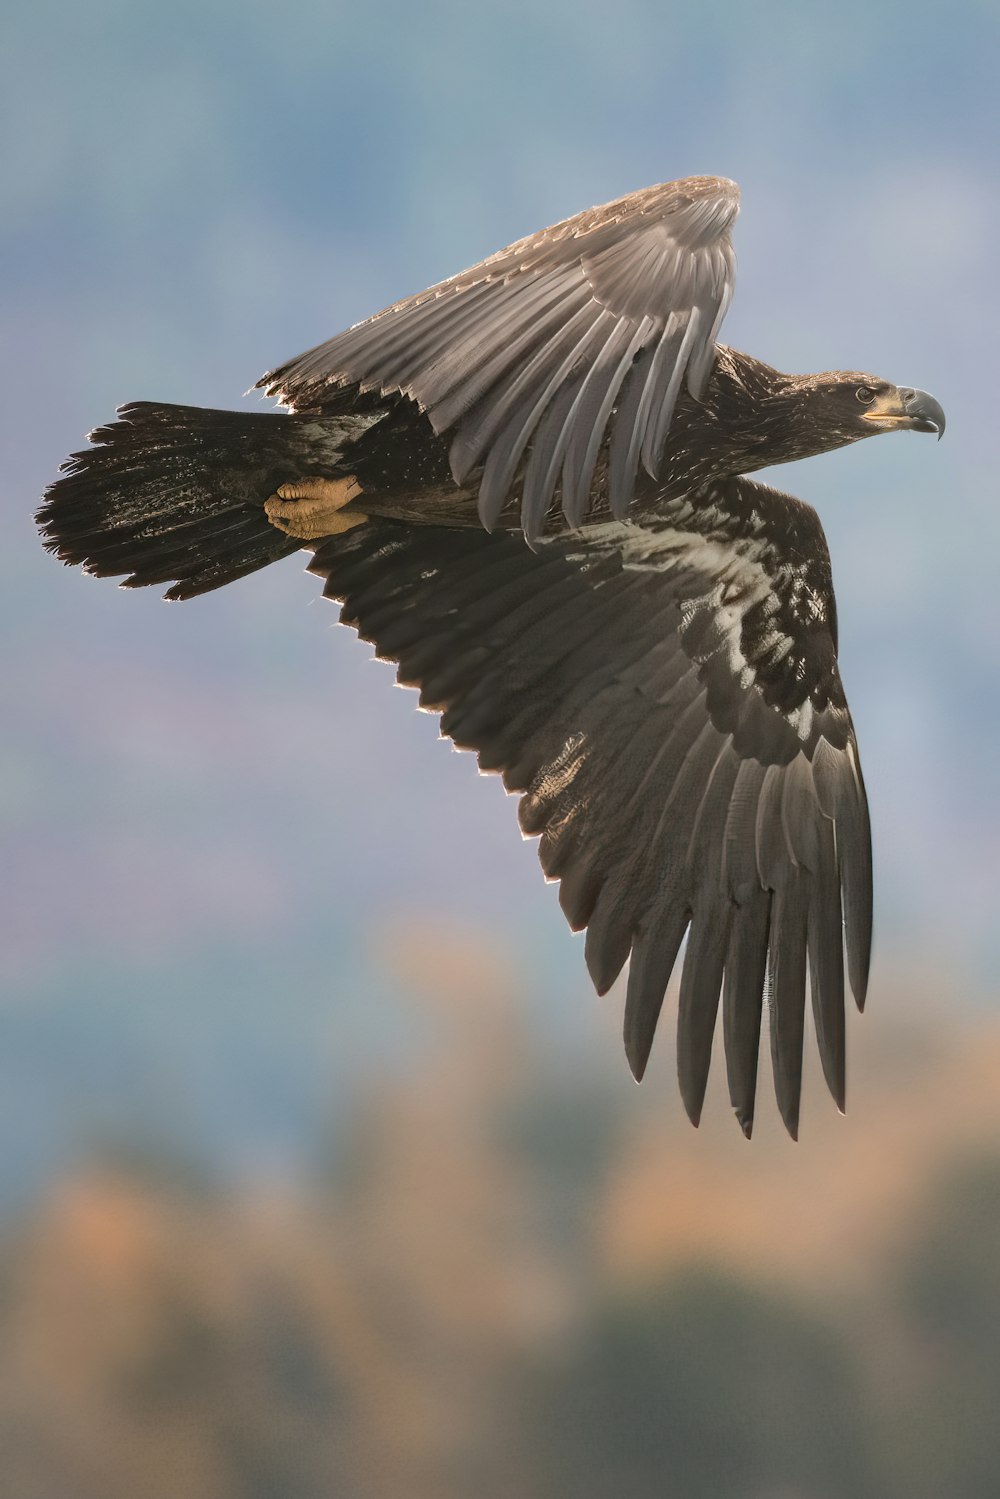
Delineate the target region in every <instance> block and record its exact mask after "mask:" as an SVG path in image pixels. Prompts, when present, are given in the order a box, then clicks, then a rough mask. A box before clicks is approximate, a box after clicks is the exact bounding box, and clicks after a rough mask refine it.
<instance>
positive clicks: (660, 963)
mask: <svg viewBox="0 0 1000 1499" xmlns="http://www.w3.org/2000/svg"><path fill="white" fill-rule="evenodd" d="M692 500H693V503H692V502H691V501H686V502H683V503H679V504H675V505H672V506H664V507H663V511H662V513H661V514H660V515H659V517H657V518H656V519H653V520H644V522H643V525H642V527H638V526H632V525H620V524H617V523H609V524H607V525H606V526H602V527H590V528H588V529H587V531H586V532H585V533H584V534H583V535H578V536H576V537H566V536H564V537H560V538H551V539H547V540H545V541H543V542H542V543H541V544H540V545H539V548H538V550H537V552H535V553H531V552H529V551H528V549H527V548H525V547H524V545H523V543H522V542H521V541H520V539H519V538H517V537H514V536H511V535H509V534H508V535H496V536H488V535H486V534H484V533H483V532H482V531H480V530H478V529H475V528H471V527H470V528H468V529H462V528H455V529H444V528H438V527H430V526H428V527H410V526H406V525H403V524H398V523H395V522H392V521H378V520H374V521H371V522H369V523H368V524H367V525H363V526H359V527H358V528H357V529H356V530H354V531H352V532H350V533H349V534H348V535H346V536H341V537H338V538H337V539H336V541H335V542H333V543H329V544H325V545H321V546H320V547H319V548H318V550H317V552H316V555H315V559H314V562H313V564H312V571H314V572H316V573H317V574H319V575H320V576H322V577H323V578H325V579H326V589H325V591H326V594H327V595H328V596H329V597H331V598H333V599H336V600H339V601H340V602H341V604H342V611H341V618H342V620H343V621H344V622H345V623H347V624H349V625H352V626H354V628H356V629H357V630H358V631H359V633H360V634H361V635H362V636H363V637H365V638H366V639H369V640H371V641H373V642H374V643H375V645H376V649H377V653H378V654H379V655H380V656H382V657H386V658H389V659H391V660H394V661H396V662H398V663H399V672H398V675H399V680H400V681H401V682H404V683H406V684H409V685H413V686H416V687H419V689H420V696H421V703H422V705H423V706H425V707H428V708H433V709H435V710H437V711H438V712H439V713H440V714H441V726H442V732H443V733H444V734H446V735H448V736H449V737H450V738H451V739H453V740H454V741H455V743H456V744H457V745H459V746H461V747H464V748H470V749H474V750H476V751H477V752H478V755H479V761H480V764H481V766H482V768H483V769H484V770H491V771H498V772H500V773H501V774H502V776H503V779H504V783H505V785H506V786H507V788H508V789H509V790H511V791H517V792H520V793H522V796H521V802H520V814H519V815H520V822H521V826H522V829H523V830H524V832H525V833H526V834H529V835H538V836H539V838H540V844H539V853H540V858H541V862H542V866H543V868H544V870H545V872H546V874H547V875H548V876H549V877H550V878H553V879H558V880H559V881H560V902H561V905H562V907H563V910H564V912H565V914H566V917H567V919H568V920H569V922H570V925H571V926H572V927H573V928H574V929H577V930H578V929H581V928H583V927H586V928H587V940H586V958H587V964H588V967H589V970H590V973H591V976H592V978H593V980H594V983H595V985H596V986H597V988H598V990H599V991H601V992H603V991H605V990H606V989H608V988H609V987H610V985H611V984H612V983H613V982H614V980H615V978H616V977H617V975H618V974H619V972H620V971H621V969H622V968H623V966H624V964H625V961H626V959H628V958H629V957H631V965H630V972H629V980H628V989H627V995H626V1001H625V1045H626V1050H627V1052H628V1057H629V1061H630V1064H631V1066H632V1069H633V1071H634V1072H635V1074H636V1076H637V1077H639V1076H641V1075H642V1072H643V1070H644V1068H645V1065H646V1061H647V1058H648V1055H649V1050H650V1046H651V1044H652V1040H653V1032H654V1029H655V1026H656V1023H657V1019H658V1016H659V1012H660V1008H661V1004H662V1001H663V996H664V992H665V989H666V987H667V983H668V980H669V978H670V975H671V972H672V970H673V967H674V964H675V962H676V960H677V957H678V953H679V950H680V948H681V944H682V942H683V940H684V938H685V936H687V948H686V953H685V957H684V961H683V968H682V975H681V985H680V1000H679V1014H678V1043H677V1062H678V1072H679V1078H680V1086H681V1091H682V1094H683V1098H684V1102H685V1106H686V1108H687V1110H688V1113H689V1115H690V1116H691V1118H692V1119H693V1120H694V1121H695V1122H697V1121H698V1118H699V1116H700V1112H701V1107H702V1100H703V1097H704V1092H705V1086H706V1081H707V1076H708V1067H709V1057H710V1051H711V1044H712V1037H713V1033H714V1030H715V1026H716V1019H717V1011H718V1006H719V1001H720V996H721V1002H722V1012H723V1022H722V1023H723V1031H724V1039H725V1052H726V1064H727V1071H728V1078H729V1088H730V1095H731V1099H732V1103H733V1107H734V1109H735V1110H736V1113H737V1116H738V1118H739V1120H740V1123H741V1125H742V1127H743V1129H744V1131H745V1132H746V1133H747V1134H749V1133H750V1130H751V1128H752V1123H753V1114H754V1097H755V1090H756V1073H757V1057H758V1049H759V1036H760V1026H761V1014H762V1006H763V1002H764V1000H765V998H766V999H767V1003H768V1008H769V1011H770V1040H771V1054H772V1060H773V1071H774V1081H775V1089H776V1094H777V1099H778V1104H779V1108H780V1111H781V1114H782V1117H783V1119H784V1121H785V1124H786V1126H787V1128H788V1129H789V1131H790V1132H791V1133H792V1134H793V1135H794V1134H795V1133H796V1131H797V1127H798V1115H799V1096H800V1087H801V1070H802V1041H803V1026H804V1005H805V994H806V980H807V973H808V976H809V989H810V992H811V998H812V1008H813V1014H814V1019H815V1028H816V1033H817V1039H818V1043H819V1050H820V1055H821V1058H822V1063H823V1069H824V1073H825V1075H826V1078H827V1081H828V1083H829V1086H830V1089H831V1091H832V1093H833V1095H834V1098H835V1099H836V1101H837V1103H838V1105H839V1106H840V1107H843V1103H844V956H843V955H844V938H845V935H846V948H847V958H848V969H849V975H850V982H851V986H852V988H853V991H854V995H855V998H856V1000H857V1002H858V1004H859V1006H860V1005H861V1004H862V1003H863V1001H864V994H865V986H866V983H867V975H868V960H869V949H870V941H871V900H872V895H871V854H870V841H869V828H868V814H867V806H866V801H865V793H864V787H863V783H862V779H861V771H860V766H859V762H858V755H857V747H856V743H855V739H854V733H853V728H852V725H851V720H850V716H849V713H848V710H847V705H846V702H845V700H844V695H843V690H842V687H841V682H840V676H839V672H838V668H837V659H836V621H835V612H834V600H833V592H832V585H831V580H830V567H829V557H828V553H827V550H826V545H825V541H824V538H823V533H822V529H821V527H820V523H819V519H818V517H817V516H816V514H815V512H814V511H812V510H811V509H810V508H809V507H807V506H805V505H803V504H801V503H800V502H799V501H797V500H794V499H792V498H791V497H790V496H787V495H781V494H778V493H777V492H775V491H772V490H769V489H766V488H765V487H764V486H763V485H759V484H754V483H752V482H750V481H747V480H730V481H726V482H725V483H721V484H719V485H716V486H713V487H711V488H709V489H706V490H705V491H703V492H701V493H700V494H699V495H698V496H695V497H692Z"/></svg>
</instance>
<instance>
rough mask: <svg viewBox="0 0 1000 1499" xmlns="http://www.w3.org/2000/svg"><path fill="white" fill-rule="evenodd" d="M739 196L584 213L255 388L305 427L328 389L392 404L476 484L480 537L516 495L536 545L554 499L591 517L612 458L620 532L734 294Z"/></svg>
mask: <svg viewBox="0 0 1000 1499" xmlns="http://www.w3.org/2000/svg"><path fill="white" fill-rule="evenodd" d="M738 209H739V189H738V188H737V186H736V184H735V183H734V182H729V181H727V180H726V179H724V178H717V177H691V178H687V179H685V180H683V181H680V182H668V183H665V184H662V185H660V186H658V187H650V188H647V189H645V190H644V191H643V192H639V193H633V194H631V195H630V196H629V197H626V198H619V199H618V200H616V201H615V202H613V203H606V204H604V205H603V206H602V207H600V208H592V209H589V210H588V211H587V212H586V213H581V214H578V215H577V216H576V217H575V218H571V219H566V220H565V221H564V222H562V223H561V224H556V225H554V226H553V227H552V228H551V229H544V230H542V231H541V233H539V234H534V235H531V236H530V237H529V238H527V239H522V240H519V241H518V242H517V244H514V245H511V246H509V247H508V248H507V249H506V250H500V251H498V253H497V254H495V255H492V256H491V257H490V258H489V259H488V260H484V261H482V262H481V263H480V264H479V265H476V266H473V267H472V268H471V269H470V270H467V271H463V272H461V274H460V275H457V276H453V277H452V278H451V279H450V280H448V281H442V282H440V283H439V284H438V285H437V286H434V287H431V288H430V290H428V291H425V292H421V293H419V294H418V295H417V296H415V297H409V298H407V299H406V300H405V301H403V302H397V303H395V305H394V306H392V307H388V308H386V310H385V311H384V312H380V313H379V314H378V315H377V316H376V317H373V318H369V319H368V321H367V322H364V323H359V324H357V326H356V327H354V328H351V329H349V330H348V331H347V332H346V333H341V334H340V335H339V336H338V337H337V338H333V339H331V340H330V341H329V342H328V343H325V344H321V345H320V346H319V347H318V348H315V349H313V350H311V351H310V352H309V353H307V354H303V355H301V356H300V357H299V358H298V359H294V360H292V361H291V363H289V364H286V365H284V366H283V367H282V368H281V369H277V370H274V371H272V372H271V373H270V374H268V375H265V376H264V378H263V379H262V380H261V381H260V385H261V386H262V387H265V388H266V389H267V391H268V393H269V394H271V395H277V396H280V398H281V399H282V400H284V401H286V402H288V403H289V404H290V405H291V406H292V407H293V408H294V409H296V410H300V411H310V410H316V411H321V410H322V409H323V405H324V401H326V402H327V403H329V401H330V396H331V389H332V388H333V389H337V388H340V387H343V386H355V387H357V388H358V389H359V390H362V391H367V390H378V391H380V392H381V393H383V394H388V393H390V392H396V391H398V392H401V393H402V394H403V395H406V396H409V397H410V398H411V399H412V400H414V401H416V402H417V403H418V404H419V406H420V407H421V408H422V409H423V410H424V411H425V412H426V413H427V416H428V417H429V419H430V421H431V424H432V425H433V427H434V430H435V432H438V433H447V434H449V435H450V438H451V444H450V450H449V451H450V458H451V467H452V472H453V474H454V476H455V480H456V482H457V483H459V484H464V483H465V482H466V481H467V480H468V479H469V478H470V476H471V475H472V474H473V473H474V471H476V470H477V469H479V468H481V469H482V473H481V476H480V478H479V513H480V516H481V518H482V521H483V524H484V525H485V526H486V528H487V530H489V529H491V528H492V526H493V524H494V523H495V521H496V519H497V517H498V515H499V514H500V511H501V510H502V509H503V507H504V505H505V504H506V503H507V501H508V500H509V499H510V498H511V497H512V496H513V495H514V493H515V492H516V491H517V489H518V488H520V494H521V522H522V526H523V529H524V532H525V534H526V535H527V536H528V537H529V538H531V539H532V540H534V539H536V538H537V537H538V536H539V535H540V534H541V531H542V528H543V525H544V519H545V514H546V512H547V511H548V509H549V506H550V504H551V503H552V500H553V498H554V495H555V493H556V490H557V488H559V489H560V490H561V496H562V508H563V511H564V513H565V515H566V517H567V519H568V520H569V521H570V523H571V524H573V525H576V524H578V523H579V522H580V520H581V519H582V518H583V516H584V514H585V513H586V511H587V509H588V506H589V504H590V499H591V481H592V479H593V475H594V469H595V466H596V463H597V458H598V453H599V452H600V449H601V446H602V444H603V443H605V442H606V441H607V442H609V443H610V447H609V452H608V458H609V477H608V495H609V500H610V504H611V509H612V513H613V514H614V515H615V516H617V517H619V518H621V517H624V515H625V514H626V512H627V510H628V506H629V502H630V500H631V498H632V494H633V489H634V485H635V480H636V475H637V472H638V467H639V463H640V460H641V462H642V463H643V465H644V467H645V468H646V470H647V471H648V472H649V473H650V474H651V475H652V476H653V477H654V478H655V476H656V471H657V465H658V463H659V460H660V456H661V454H662V452H663V446H664V443H665V441H666V437H667V433H668V431H669V429H670V421H671V417H672V415H673V410H674V404H675V402H676V400H677V395H678V392H679V391H680V388H681V382H682V381H684V380H686V382H687V386H688V389H689V390H690V391H691V393H692V394H693V395H694V396H695V397H697V396H698V395H699V394H700V393H701V391H702V389H703V387H704V383H705V380H706V379H707V377H708V374H709V371H710V369H711V365H712V360H713V356H714V351H715V339H716V335H717V333H718V330H719V326H720V324H721V322H722V319H723V317H724V316H725V313H726V309H727V308H728V306H729V302H730V299H731V297H732V291H733V275H734V257H733V251H732V245H731V243H730V239H729V230H730V227H731V225H732V223H733V220H734V219H735V217H736V214H737V212H738Z"/></svg>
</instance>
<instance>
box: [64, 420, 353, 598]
mask: <svg viewBox="0 0 1000 1499" xmlns="http://www.w3.org/2000/svg"><path fill="white" fill-rule="evenodd" d="M118 417H119V420H118V421H116V422H112V423H110V424H109V425H108V426H106V427H98V428H97V430H96V431H95V432H92V433H91V435H90V441H91V444H92V446H91V447H89V448H87V449H85V450H84V451H83V452H82V453H74V454H73V456H72V457H71V458H70V459H68V461H67V462H66V463H65V464H63V467H62V477H61V478H59V479H58V480H57V481H56V482H55V483H54V484H53V485H51V486H50V487H49V489H48V490H47V491H46V493H45V498H44V502H43V504H42V506H41V508H40V510H39V511H38V514H37V516H36V520H37V523H38V527H39V529H40V531H41V533H42V538H43V541H44V544H45V547H46V549H47V550H48V551H50V552H53V553H55V555H56V556H57V557H60V558H61V559H62V560H63V561H64V562H67V563H76V564H79V565H82V566H83V568H84V569H85V571H87V572H89V573H94V574H96V575H98V576H101V577H108V576H112V577H114V576H122V579H123V581H122V586H123V587H125V588H142V587H145V586H147V585H148V584H153V583H167V582H170V583H172V584H173V586H172V587H171V588H169V589H168V590H167V593H166V595H165V597H166V598H168V599H187V598H193V597H194V596H195V595H196V594H199V593H206V592H208V590H209V589H212V588H220V587H221V586H222V585H223V584H224V583H229V582H232V581H233V579H235V578H240V577H243V576H245V574H247V573H251V572H256V571H257V569H258V568H261V567H266V566H267V565H268V563H270V562H276V561H277V560H278V559H279V558H280V557H287V556H289V555H290V554H291V553H292V552H294V551H297V550H298V549H299V548H300V547H301V545H302V543H301V542H299V541H297V540H296V539H295V538H293V537H289V536H285V535H284V534H283V533H282V532H281V531H279V530H278V529H277V528H276V527H275V526H273V525H272V524H271V522H270V521H269V520H268V518H267V515H266V514H265V511H264V502H265V500H266V499H267V498H268V496H269V495H271V494H273V493H274V491H275V490H276V489H277V488H278V486H279V485H280V484H283V483H285V482H286V481H288V480H293V479H298V478H304V477H307V476H309V475H311V474H323V475H328V476H332V475H334V474H336V472H337V462H338V458H339V453H340V449H341V447H342V446H343V444H344V441H345V439H348V438H349V437H350V436H351V435H354V434H352V433H351V432H350V430H349V428H348V427H347V426H346V424H345V423H344V422H336V421H335V422H322V421H317V420H315V419H313V418H310V417H303V416H295V415H282V414H280V413H270V412H267V413H265V412H252V413H251V412H237V411H212V410H208V409H204V408H202V407H197V406H164V405H155V404H153V403H151V402H145V401H142V402H136V403H134V404H132V405H129V406H123V407H121V409H120V410H119V412H118Z"/></svg>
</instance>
